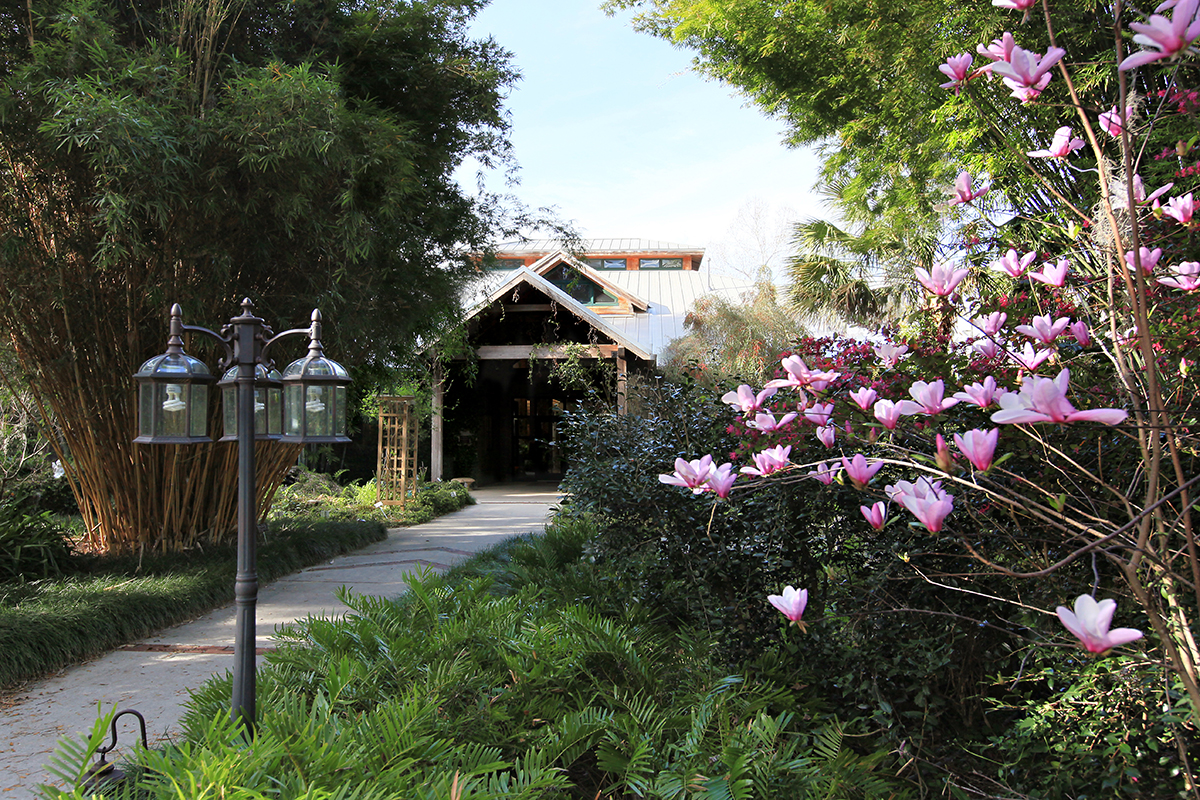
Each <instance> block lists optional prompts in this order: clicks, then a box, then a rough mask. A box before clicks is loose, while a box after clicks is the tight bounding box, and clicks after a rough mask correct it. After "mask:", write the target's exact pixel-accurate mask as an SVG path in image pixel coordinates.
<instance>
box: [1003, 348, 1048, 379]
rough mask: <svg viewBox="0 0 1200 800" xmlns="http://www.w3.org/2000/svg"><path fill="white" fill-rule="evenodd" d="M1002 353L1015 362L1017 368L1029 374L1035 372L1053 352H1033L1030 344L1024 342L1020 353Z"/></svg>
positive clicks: (1009, 351)
mask: <svg viewBox="0 0 1200 800" xmlns="http://www.w3.org/2000/svg"><path fill="white" fill-rule="evenodd" d="M1004 352H1005V355H1007V356H1008V357H1009V358H1011V359H1012V360H1013V361H1015V362H1017V366H1019V367H1020V368H1021V369H1024V370H1028V371H1030V372H1035V371H1036V370H1037V368H1038V367H1040V366H1041V365H1042V362H1043V361H1045V360H1046V359H1047V358H1049V357H1050V356H1051V355H1052V354H1053V353H1054V351H1053V350H1035V349H1034V348H1033V344H1032V343H1031V342H1026V343H1025V347H1024V348H1023V349H1022V350H1021V351H1020V352H1013V351H1012V350H1006V351H1004Z"/></svg>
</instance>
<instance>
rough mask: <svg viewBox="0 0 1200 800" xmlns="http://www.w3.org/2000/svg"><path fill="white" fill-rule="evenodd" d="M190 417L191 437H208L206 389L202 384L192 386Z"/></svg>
mask: <svg viewBox="0 0 1200 800" xmlns="http://www.w3.org/2000/svg"><path fill="white" fill-rule="evenodd" d="M189 388H190V389H191V395H192V417H191V428H192V429H191V435H192V436H207V435H208V387H207V386H205V385H204V384H199V383H197V384H192V386H191V387H189Z"/></svg>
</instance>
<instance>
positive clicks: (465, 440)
mask: <svg viewBox="0 0 1200 800" xmlns="http://www.w3.org/2000/svg"><path fill="white" fill-rule="evenodd" d="M553 266H554V268H555V269H557V270H558V272H555V273H554V277H559V278H560V282H561V280H562V276H561V275H560V274H559V273H561V271H562V270H563V267H564V265H563V264H561V263H559V264H556V265H553ZM566 288H568V289H571V290H572V291H570V292H568V291H566V290H565V289H564V288H560V287H559V286H557V285H556V284H555V283H554V282H551V281H550V280H547V279H546V278H544V277H542V276H541V275H539V274H538V273H537V272H534V271H532V270H530V269H527V268H521V269H518V270H515V271H514V273H513V274H512V276H511V277H510V278H509V279H508V280H507V281H506V282H505V283H504V284H503V285H502V286H500V287H498V288H497V289H496V290H495V291H493V292H492V293H491V296H490V297H489V298H488V300H487V301H486V302H485V303H481V305H480V306H479V307H478V308H477V309H476V311H475V312H474V313H473V314H472V315H471V316H470V318H469V320H468V322H467V334H468V342H469V344H470V346H471V349H472V351H473V358H467V357H465V356H464V357H463V358H461V359H458V360H455V361H452V362H450V363H449V364H444V365H442V366H441V368H440V369H441V372H440V374H437V375H435V380H436V384H435V387H434V418H433V426H432V434H433V435H432V440H433V441H432V443H431V444H432V447H431V450H432V458H431V470H430V473H431V474H430V477H431V478H432V479H433V480H442V479H450V478H460V477H464V478H465V477H469V478H474V479H475V480H476V481H477V482H478V483H479V484H481V485H487V484H493V483H509V482H514V481H557V480H559V479H561V477H562V475H563V472H564V471H565V469H566V468H567V464H566V459H565V458H564V455H563V453H562V450H561V448H560V435H559V425H560V423H561V420H562V417H563V415H564V414H565V413H567V412H569V411H571V410H572V409H574V408H576V407H578V406H579V405H580V404H581V403H583V402H585V401H587V400H588V399H589V393H588V390H587V389H586V388H585V386H584V385H583V382H582V381H579V380H576V379H575V378H576V376H578V375H579V374H580V373H581V372H582V373H586V374H587V375H588V376H589V380H590V381H591V382H592V388H593V389H598V390H599V392H600V394H601V395H602V396H606V397H608V398H610V399H611V401H612V403H613V408H614V410H615V411H617V412H618V413H624V408H625V404H624V393H625V383H626V376H627V373H628V370H629V369H630V367H631V366H633V365H635V364H636V363H638V362H643V363H652V358H651V357H650V355H649V354H648V353H644V352H642V351H641V348H640V347H638V346H637V345H636V344H634V343H632V342H629V341H628V340H626V338H625V337H624V336H622V335H621V334H620V333H619V332H618V331H616V330H615V329H613V328H612V327H611V326H610V325H608V324H607V323H606V322H605V320H604V319H603V318H602V317H601V316H600V315H598V314H596V313H594V312H593V311H592V310H590V309H589V308H588V307H587V306H586V305H585V304H584V303H581V302H580V301H579V300H577V299H576V297H575V296H573V295H580V296H582V295H585V294H586V296H587V297H591V298H596V297H599V298H601V300H606V301H607V300H608V299H611V297H612V295H611V293H610V294H607V295H606V294H604V292H601V291H596V290H588V291H586V292H585V291H584V290H582V289H580V288H579V286H578V285H571V286H568V287H566ZM593 396H594V395H593ZM439 456H440V458H439ZM439 461H440V463H439Z"/></svg>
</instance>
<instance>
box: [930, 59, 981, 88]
mask: <svg viewBox="0 0 1200 800" xmlns="http://www.w3.org/2000/svg"><path fill="white" fill-rule="evenodd" d="M974 60H975V59H974V58H972V57H971V54H970V53H959V54H958V55H956V56H950V58H948V59H946V63H945V64H942V65H941V66H940V67H938V70H939V71H940V72H941V73H942V74H943V75H945V76H946V77H947V78H949V79H950V81H949V82H948V83H943V84H942V85H941V86H940V87H939V88H942V89H949V90H951V91H953V92H954V93H955V94H958V93H959V92H960V91H961V90H962V87H963V86H964V85H965V84H966V82H967V81H969V80H970V79H971V62H972V61H974Z"/></svg>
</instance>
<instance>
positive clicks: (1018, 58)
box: [992, 47, 1067, 103]
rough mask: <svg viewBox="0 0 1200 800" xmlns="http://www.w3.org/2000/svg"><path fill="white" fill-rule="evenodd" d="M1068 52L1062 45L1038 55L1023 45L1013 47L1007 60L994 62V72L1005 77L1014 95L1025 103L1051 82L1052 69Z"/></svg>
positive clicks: (1005, 81) (1006, 83)
mask: <svg viewBox="0 0 1200 800" xmlns="http://www.w3.org/2000/svg"><path fill="white" fill-rule="evenodd" d="M1066 54H1067V51H1066V50H1063V49H1062V48H1061V47H1051V48H1050V49H1049V50H1047V51H1046V54H1045V55H1044V56H1038V55H1035V54H1034V53H1031V52H1029V51H1028V50H1026V49H1024V48H1022V47H1013V49H1012V52H1011V53H1009V57H1008V60H1007V61H997V62H996V63H995V64H992V74H993V75H999V76H1000V77H1001V78H1003V79H1004V83H1005V85H1006V86H1008V88H1010V89H1012V90H1013V92H1012V94H1013V97H1016V98H1017V99H1018V100H1020V101H1021V102H1023V103H1028V102H1029V101H1030V100H1033V99H1034V98H1036V97H1037V96H1038V95H1039V94H1041V93H1042V91H1043V90H1044V89H1045V88H1046V85H1047V84H1049V83H1050V70H1051V68H1052V67H1054V65H1055V64H1057V63H1058V62H1059V61H1061V60H1062V57H1063V56H1065V55H1066Z"/></svg>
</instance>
